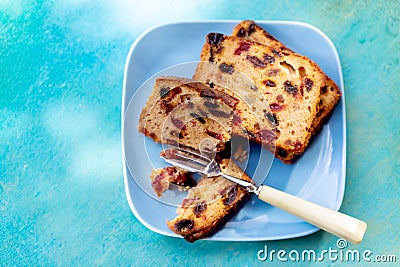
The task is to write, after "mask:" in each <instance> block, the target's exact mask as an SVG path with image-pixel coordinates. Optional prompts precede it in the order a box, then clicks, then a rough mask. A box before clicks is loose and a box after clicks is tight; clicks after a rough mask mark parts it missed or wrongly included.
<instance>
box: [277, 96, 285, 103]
mask: <svg viewBox="0 0 400 267" xmlns="http://www.w3.org/2000/svg"><path fill="white" fill-rule="evenodd" d="M276 100H278V102H279V103H283V102H285V98H284V97H283V96H282V95H277V96H276Z"/></svg>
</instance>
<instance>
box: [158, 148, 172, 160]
mask: <svg viewBox="0 0 400 267" xmlns="http://www.w3.org/2000/svg"><path fill="white" fill-rule="evenodd" d="M161 156H162V157H163V158H166V159H174V158H176V150H175V149H172V148H170V149H165V150H163V151H162V152H161Z"/></svg>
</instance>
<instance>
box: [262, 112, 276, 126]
mask: <svg viewBox="0 0 400 267" xmlns="http://www.w3.org/2000/svg"><path fill="white" fill-rule="evenodd" d="M265 117H266V118H267V119H268V120H269V122H270V123H271V124H272V125H273V126H278V125H279V122H278V119H277V118H276V115H275V114H274V113H272V112H266V113H265Z"/></svg>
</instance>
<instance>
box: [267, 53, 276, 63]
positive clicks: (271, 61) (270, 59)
mask: <svg viewBox="0 0 400 267" xmlns="http://www.w3.org/2000/svg"><path fill="white" fill-rule="evenodd" d="M264 62H267V63H269V64H273V63H274V62H275V58H274V57H273V56H270V55H268V54H265V55H264Z"/></svg>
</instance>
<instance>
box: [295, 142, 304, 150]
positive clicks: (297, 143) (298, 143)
mask: <svg viewBox="0 0 400 267" xmlns="http://www.w3.org/2000/svg"><path fill="white" fill-rule="evenodd" d="M302 148H303V144H302V143H301V142H300V141H298V140H297V141H296V142H295V143H294V149H295V150H296V151H300V150H301V149H302Z"/></svg>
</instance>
